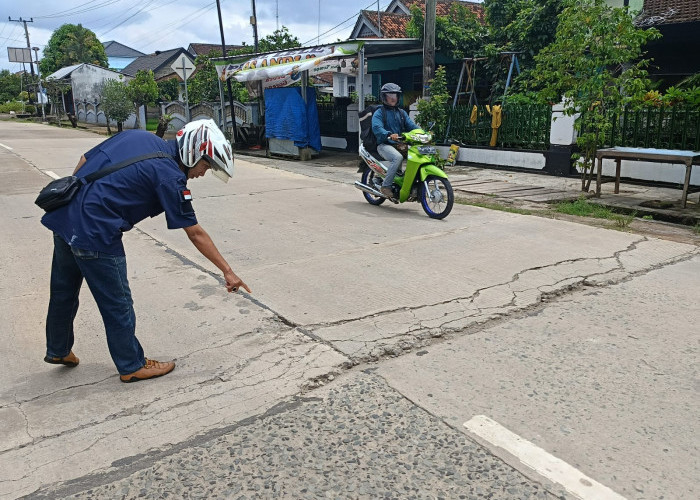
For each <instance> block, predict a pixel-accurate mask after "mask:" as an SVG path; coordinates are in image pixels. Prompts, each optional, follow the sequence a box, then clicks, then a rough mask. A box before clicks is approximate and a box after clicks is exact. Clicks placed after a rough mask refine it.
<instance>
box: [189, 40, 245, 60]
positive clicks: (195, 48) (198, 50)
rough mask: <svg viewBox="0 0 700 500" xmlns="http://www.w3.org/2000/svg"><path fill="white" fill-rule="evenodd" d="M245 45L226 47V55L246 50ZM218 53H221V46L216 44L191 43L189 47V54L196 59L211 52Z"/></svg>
mask: <svg viewBox="0 0 700 500" xmlns="http://www.w3.org/2000/svg"><path fill="white" fill-rule="evenodd" d="M244 47H245V45H226V54H230V53H231V52H233V51H236V50H240V49H242V48H244ZM213 50H215V51H217V52H219V53H221V44H218V45H217V44H215V43H191V44H190V45H189V46H188V47H187V52H189V53H190V54H192V56H194V57H198V56H206V55H209V53H210V52H211V51H213Z"/></svg>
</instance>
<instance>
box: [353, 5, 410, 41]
mask: <svg viewBox="0 0 700 500" xmlns="http://www.w3.org/2000/svg"><path fill="white" fill-rule="evenodd" d="M361 15H363V16H364V17H365V18H366V19H367V20H368V21H369V22H370V23H372V24H373V25H374V27H375V28H376V27H378V26H379V25H380V23H381V32H382V35H383V36H384V37H385V38H406V26H408V22H409V21H410V20H411V16H406V15H404V14H389V13H388V12H380V13H379V20H377V11H376V10H363V11H362V14H361ZM371 38H376V37H371Z"/></svg>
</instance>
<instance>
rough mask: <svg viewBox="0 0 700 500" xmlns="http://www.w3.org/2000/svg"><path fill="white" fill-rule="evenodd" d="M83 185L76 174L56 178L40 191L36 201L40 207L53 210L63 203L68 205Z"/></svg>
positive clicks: (48, 210) (49, 210)
mask: <svg viewBox="0 0 700 500" xmlns="http://www.w3.org/2000/svg"><path fill="white" fill-rule="evenodd" d="M82 185H83V181H82V180H81V179H79V178H77V177H76V176H74V175H70V176H68V177H61V178H60V179H55V180H53V181H51V182H49V183H48V184H47V185H46V187H44V189H42V190H41V191H40V192H39V196H37V198H36V200H35V201H34V203H36V204H37V205H38V206H39V208H42V209H44V210H45V211H47V212H51V211H52V210H56V209H57V208H60V207H62V206H63V205H67V204H68V203H69V202H70V201H71V200H72V199H73V198H74V197H75V195H76V194H77V193H78V191H79V190H80V188H81V187H82Z"/></svg>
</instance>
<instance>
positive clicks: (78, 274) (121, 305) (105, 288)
mask: <svg viewBox="0 0 700 500" xmlns="http://www.w3.org/2000/svg"><path fill="white" fill-rule="evenodd" d="M53 242H54V250H53V262H52V265H51V298H50V300H49V312H48V314H47V316H46V355H47V356H49V357H58V358H62V357H64V356H67V355H68V353H69V352H70V351H71V349H72V348H73V341H74V336H73V320H74V319H75V315H76V313H77V312H78V303H79V302H78V295H79V294H80V287H81V285H82V284H83V278H85V281H86V282H87V284H88V287H89V288H90V292H91V293H92V296H93V297H94V298H95V302H97V307H98V308H99V310H100V314H101V315H102V321H103V322H104V326H105V331H106V333H107V346H108V347H109V353H110V354H111V356H112V360H113V361H114V364H115V365H116V366H117V370H118V371H119V373H120V374H121V375H126V374H128V373H133V372H135V371H136V370H138V369H140V368H141V367H143V365H144V364H145V363H146V360H145V358H144V355H143V349H142V348H141V344H139V341H138V339H137V338H136V334H135V330H136V315H135V314H134V306H133V301H132V300H131V290H130V289H129V282H128V281H127V278H126V257H123V256H119V255H108V254H104V253H99V252H93V251H91V250H81V249H79V248H72V247H70V246H69V245H68V244H67V243H66V242H65V241H64V240H63V239H62V238H61V237H60V236H58V235H56V234H54V236H53Z"/></svg>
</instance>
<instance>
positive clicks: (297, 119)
mask: <svg viewBox="0 0 700 500" xmlns="http://www.w3.org/2000/svg"><path fill="white" fill-rule="evenodd" d="M306 101H307V102H304V99H302V97H301V88H300V87H283V88H277V89H265V135H266V136H267V137H269V138H274V139H283V140H288V141H294V145H295V146H296V147H298V148H306V147H310V148H313V149H315V150H316V151H321V127H320V125H319V123H318V109H317V107H316V89H314V88H307V89H306Z"/></svg>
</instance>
